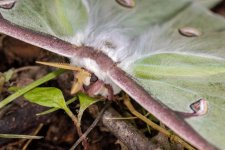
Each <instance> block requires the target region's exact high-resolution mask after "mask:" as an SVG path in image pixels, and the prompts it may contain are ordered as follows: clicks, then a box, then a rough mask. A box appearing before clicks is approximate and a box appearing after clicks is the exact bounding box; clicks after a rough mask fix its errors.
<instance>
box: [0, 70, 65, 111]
mask: <svg viewBox="0 0 225 150" xmlns="http://www.w3.org/2000/svg"><path fill="white" fill-rule="evenodd" d="M64 72H65V71H64V70H62V69H59V70H57V71H54V72H51V73H49V74H47V75H45V76H44V77H42V78H40V79H38V80H36V81H34V82H32V83H31V84H29V85H27V86H26V87H24V88H22V89H20V90H18V91H16V92H15V93H14V94H12V95H10V96H9V97H7V98H5V99H3V100H2V101H1V102H0V109H1V108H2V107H4V106H5V105H7V104H9V103H10V102H12V101H13V100H15V99H16V98H18V97H20V96H22V95H23V94H25V93H26V92H28V91H30V90H31V89H33V88H35V87H37V86H39V85H41V84H43V83H45V82H47V81H49V80H51V79H54V78H55V77H57V76H59V75H60V74H62V73H64Z"/></svg>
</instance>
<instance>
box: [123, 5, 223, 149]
mask: <svg viewBox="0 0 225 150" xmlns="http://www.w3.org/2000/svg"><path fill="white" fill-rule="evenodd" d="M159 10H160V8H159ZM182 27H192V28H195V29H197V30H199V31H200V32H201V35H200V36H197V37H186V36H183V35H181V34H180V33H179V32H178V29H179V28H182ZM155 29H156V30H158V32H155V34H154V35H152V36H147V37H145V40H146V42H142V43H143V44H144V46H143V47H144V49H143V50H141V51H140V53H141V54H139V55H140V56H139V58H138V59H137V60H136V61H135V62H133V63H131V65H130V66H129V68H128V69H125V70H127V71H128V72H129V73H130V74H131V75H132V76H133V78H134V79H135V80H136V81H137V82H138V83H139V84H140V85H142V86H143V87H144V88H145V89H146V90H147V91H149V93H150V94H152V95H153V97H155V98H156V99H158V100H160V101H162V102H163V103H164V104H166V105H167V106H169V107H170V108H172V109H173V110H176V111H181V112H192V111H191V109H190V104H191V103H193V102H195V101H197V100H199V99H202V98H203V99H205V100H206V101H207V103H208V112H207V113H206V114H205V115H203V116H197V117H192V118H188V119H186V121H187V122H188V123H189V124H190V125H191V126H192V127H193V128H194V129H195V130H196V131H197V132H198V133H199V134H200V135H202V136H203V137H204V138H206V139H207V140H208V141H209V142H210V143H212V144H214V145H216V146H217V147H219V148H221V149H223V148H224V147H225V142H224V141H225V136H224V135H225V122H224V120H225V80H224V79H225V59H224V58H225V42H224V39H225V19H224V18H222V17H220V16H216V15H214V14H212V13H211V12H209V11H208V10H206V9H205V8H203V7H201V6H200V5H198V4H194V3H193V4H190V5H189V6H187V7H185V8H184V9H183V10H182V11H181V12H179V13H178V14H176V15H174V17H172V18H170V19H169V20H168V21H167V22H164V23H163V24H160V26H159V27H157V28H155ZM148 41H151V42H150V43H149V42H148Z"/></svg>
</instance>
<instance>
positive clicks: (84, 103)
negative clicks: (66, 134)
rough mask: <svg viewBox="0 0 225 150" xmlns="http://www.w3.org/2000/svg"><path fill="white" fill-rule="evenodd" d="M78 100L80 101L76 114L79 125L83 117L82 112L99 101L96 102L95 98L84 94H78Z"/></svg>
mask: <svg viewBox="0 0 225 150" xmlns="http://www.w3.org/2000/svg"><path fill="white" fill-rule="evenodd" d="M78 98H79V101H80V110H79V113H78V116H77V117H78V122H79V123H81V118H82V116H83V113H84V111H85V110H86V109H87V108H88V107H89V106H91V105H92V104H94V103H97V102H99V101H100V100H96V99H95V98H92V97H89V96H88V95H86V94H83V93H79V94H78Z"/></svg>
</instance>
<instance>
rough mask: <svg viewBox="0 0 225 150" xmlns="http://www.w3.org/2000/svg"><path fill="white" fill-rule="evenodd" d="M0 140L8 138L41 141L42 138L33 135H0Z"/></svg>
mask: <svg viewBox="0 0 225 150" xmlns="http://www.w3.org/2000/svg"><path fill="white" fill-rule="evenodd" d="M0 138H10V139H42V138H43V137H42V136H33V135H18V134H0Z"/></svg>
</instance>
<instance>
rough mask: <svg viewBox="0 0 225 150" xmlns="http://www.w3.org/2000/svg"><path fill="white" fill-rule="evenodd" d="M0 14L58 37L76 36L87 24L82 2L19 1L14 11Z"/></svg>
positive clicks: (71, 0) (73, 0)
mask: <svg viewBox="0 0 225 150" xmlns="http://www.w3.org/2000/svg"><path fill="white" fill-rule="evenodd" d="M0 12H1V14H2V16H3V17H4V18H5V19H7V20H9V21H11V22H13V23H15V24H17V25H20V26H23V27H26V28H29V29H32V30H35V31H39V32H44V33H48V34H51V35H55V36H58V37H68V36H71V35H74V34H75V33H76V32H78V31H79V30H81V29H82V28H84V27H85V24H86V22H87V12H86V8H85V7H84V5H83V4H82V2H81V1H80V0H18V1H17V2H16V4H15V6H14V7H13V8H12V9H1V10H0Z"/></svg>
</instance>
